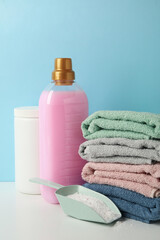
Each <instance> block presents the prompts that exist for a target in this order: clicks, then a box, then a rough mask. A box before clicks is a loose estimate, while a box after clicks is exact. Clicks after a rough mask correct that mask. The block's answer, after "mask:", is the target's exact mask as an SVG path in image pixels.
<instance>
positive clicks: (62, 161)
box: [39, 58, 88, 203]
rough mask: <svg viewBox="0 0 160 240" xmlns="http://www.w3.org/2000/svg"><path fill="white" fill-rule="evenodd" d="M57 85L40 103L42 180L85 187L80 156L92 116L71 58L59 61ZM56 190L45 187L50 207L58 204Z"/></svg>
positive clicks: (43, 96) (42, 190) (45, 196)
mask: <svg viewBox="0 0 160 240" xmlns="http://www.w3.org/2000/svg"><path fill="white" fill-rule="evenodd" d="M52 79H53V82H52V83H51V84H50V85H49V86H48V87H47V88H46V89H45V90H44V91H43V92H42V94H41V96H40V100H39V125H40V177H41V178H43V179H46V180H49V181H53V182H56V183H59V184H62V185H72V184H82V183H83V180H82V178H81V170H82V168H83V166H84V164H85V161H84V160H82V159H81V158H80V156H79V155H78V148H79V145H80V144H81V143H82V142H83V141H84V138H83V136H82V132H81V123H82V121H83V120H84V119H85V118H86V117H87V116H88V100H87V96H86V94H85V92H84V91H83V90H82V89H81V88H80V87H79V86H78V85H77V84H76V83H75V81H74V79H75V76H74V72H73V71H72V62H71V59H70V58H57V59H56V60H55V71H54V72H53V73H52ZM55 191H56V190H54V189H51V188H50V187H47V186H42V185H41V194H42V196H43V198H44V199H45V200H46V201H48V202H49V203H58V200H57V198H56V196H55Z"/></svg>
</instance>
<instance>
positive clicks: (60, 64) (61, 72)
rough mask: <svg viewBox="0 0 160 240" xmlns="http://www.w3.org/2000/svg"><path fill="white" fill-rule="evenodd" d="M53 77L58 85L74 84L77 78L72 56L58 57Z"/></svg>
mask: <svg viewBox="0 0 160 240" xmlns="http://www.w3.org/2000/svg"><path fill="white" fill-rule="evenodd" d="M52 79H53V81H55V84H56V85H72V83H73V82H74V79H75V74H74V71H73V70H72V60H71V58H56V59H55V70H54V71H53V72H52Z"/></svg>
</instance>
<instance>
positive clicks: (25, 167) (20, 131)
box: [14, 106, 40, 194]
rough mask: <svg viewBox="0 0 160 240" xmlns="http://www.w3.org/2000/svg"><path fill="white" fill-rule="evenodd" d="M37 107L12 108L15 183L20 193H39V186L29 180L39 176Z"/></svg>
mask: <svg viewBox="0 0 160 240" xmlns="http://www.w3.org/2000/svg"><path fill="white" fill-rule="evenodd" d="M38 115H39V114H38V107H34V106H32V107H18V108H15V109H14V134H15V183H16V189H17V190H18V191H19V192H21V193H27V194H40V187H39V186H36V184H32V183H31V182H29V179H30V178H33V177H39V116H38Z"/></svg>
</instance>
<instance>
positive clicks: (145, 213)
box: [83, 183, 160, 223]
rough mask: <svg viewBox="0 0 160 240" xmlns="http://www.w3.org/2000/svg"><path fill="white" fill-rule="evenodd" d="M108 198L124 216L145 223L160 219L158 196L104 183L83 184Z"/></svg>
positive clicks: (159, 199)
mask: <svg viewBox="0 0 160 240" xmlns="http://www.w3.org/2000/svg"><path fill="white" fill-rule="evenodd" d="M83 186H84V187H86V188H89V189H92V190H94V191H96V192H99V193H101V194H103V195H106V196H107V197H108V198H110V199H111V200H112V201H113V202H114V203H115V204H116V206H117V207H118V208H119V210H120V211H121V213H122V215H123V216H124V217H126V218H131V219H135V220H138V221H141V222H145V223H152V222H155V221H158V220H160V198H148V197H145V196H144V195H142V194H139V193H137V192H133V191H130V190H128V189H124V188H120V187H115V186H110V185H106V184H90V183H85V184H84V185H83Z"/></svg>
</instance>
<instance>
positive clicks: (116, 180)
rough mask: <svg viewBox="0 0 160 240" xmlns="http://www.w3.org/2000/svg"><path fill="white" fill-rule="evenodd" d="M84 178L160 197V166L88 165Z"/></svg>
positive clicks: (84, 169)
mask: <svg viewBox="0 0 160 240" xmlns="http://www.w3.org/2000/svg"><path fill="white" fill-rule="evenodd" d="M82 178H83V179H84V181H86V182H89V183H98V184H109V185H112V186H117V187H123V188H126V189H129V190H132V191H135V192H138V193H141V194H143V195H145V196H146V197H151V198H153V197H160V164H158V163H157V164H154V165H131V164H121V163H93V162H89V163H87V164H86V165H85V166H84V167H83V169H82Z"/></svg>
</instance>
